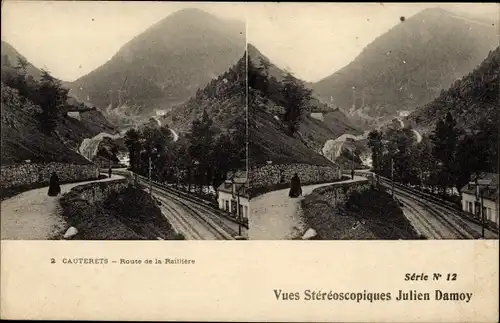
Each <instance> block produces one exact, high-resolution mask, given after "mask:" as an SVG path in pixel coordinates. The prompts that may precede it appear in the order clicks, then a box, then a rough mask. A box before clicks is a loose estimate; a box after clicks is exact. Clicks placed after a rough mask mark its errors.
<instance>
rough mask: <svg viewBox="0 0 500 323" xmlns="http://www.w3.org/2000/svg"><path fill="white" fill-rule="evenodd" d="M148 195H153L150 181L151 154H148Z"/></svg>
mask: <svg viewBox="0 0 500 323" xmlns="http://www.w3.org/2000/svg"><path fill="white" fill-rule="evenodd" d="M149 195H153V183H152V182H151V154H150V155H149Z"/></svg>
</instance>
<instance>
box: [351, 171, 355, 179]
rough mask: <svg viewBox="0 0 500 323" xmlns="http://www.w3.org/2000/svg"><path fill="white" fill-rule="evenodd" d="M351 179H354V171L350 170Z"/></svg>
mask: <svg viewBox="0 0 500 323" xmlns="http://www.w3.org/2000/svg"><path fill="white" fill-rule="evenodd" d="M351 179H354V169H353V170H351Z"/></svg>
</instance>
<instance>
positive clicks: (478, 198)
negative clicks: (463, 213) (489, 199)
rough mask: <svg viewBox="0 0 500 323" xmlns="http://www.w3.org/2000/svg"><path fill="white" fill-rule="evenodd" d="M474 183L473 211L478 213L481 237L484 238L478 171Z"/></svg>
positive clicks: (482, 201) (482, 202) (482, 200)
mask: <svg viewBox="0 0 500 323" xmlns="http://www.w3.org/2000/svg"><path fill="white" fill-rule="evenodd" d="M475 184H476V202H475V203H474V204H475V205H474V211H475V213H476V215H479V216H480V217H481V237H482V238H484V226H485V221H484V214H483V204H484V199H483V195H482V194H481V192H480V190H479V173H476V179H475ZM477 208H479V210H477Z"/></svg>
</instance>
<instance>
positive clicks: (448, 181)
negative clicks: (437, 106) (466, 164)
mask: <svg viewBox="0 0 500 323" xmlns="http://www.w3.org/2000/svg"><path fill="white" fill-rule="evenodd" d="M457 137H458V130H457V128H456V122H455V120H454V119H453V117H452V115H451V113H450V112H448V113H447V114H446V118H445V119H444V120H439V121H438V123H437V125H436V129H435V130H434V133H433V134H432V135H431V141H432V143H433V146H434V149H433V156H434V157H435V158H436V159H437V160H438V162H439V164H438V167H439V170H438V172H439V175H438V184H439V185H440V186H441V187H442V188H443V190H444V191H445V192H446V188H447V187H449V186H451V185H453V174H455V173H456V167H457V165H456V163H455V152H456V150H457V143H458V139H457Z"/></svg>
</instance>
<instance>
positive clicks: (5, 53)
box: [1, 40, 42, 79]
mask: <svg viewBox="0 0 500 323" xmlns="http://www.w3.org/2000/svg"><path fill="white" fill-rule="evenodd" d="M1 53H2V58H1V61H2V69H4V68H5V67H14V66H17V63H18V59H19V58H21V59H23V60H25V61H26V62H27V63H28V64H27V66H26V73H27V74H28V75H31V76H33V77H34V78H35V79H40V75H42V71H41V70H40V69H38V68H37V67H35V66H33V64H31V63H30V62H28V60H27V59H26V57H24V56H23V55H21V54H20V53H19V52H18V51H17V50H16V49H15V48H14V47H12V45H10V44H9V43H7V42H5V41H3V40H2V41H1Z"/></svg>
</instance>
